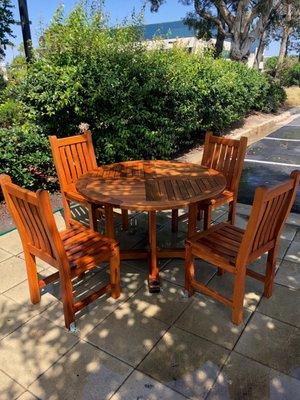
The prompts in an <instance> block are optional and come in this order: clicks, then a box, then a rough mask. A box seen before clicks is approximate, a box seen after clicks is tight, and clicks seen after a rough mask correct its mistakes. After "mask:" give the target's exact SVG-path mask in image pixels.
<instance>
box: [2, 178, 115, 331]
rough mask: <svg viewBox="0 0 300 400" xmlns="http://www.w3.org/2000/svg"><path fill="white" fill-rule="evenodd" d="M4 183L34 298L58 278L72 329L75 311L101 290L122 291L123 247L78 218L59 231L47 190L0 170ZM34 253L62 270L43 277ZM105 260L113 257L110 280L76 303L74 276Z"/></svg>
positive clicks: (4, 191)
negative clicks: (29, 187) (21, 183)
mask: <svg viewBox="0 0 300 400" xmlns="http://www.w3.org/2000/svg"><path fill="white" fill-rule="evenodd" d="M0 184H1V188H2V191H3V194H4V198H5V201H6V203H7V205H8V208H9V210H10V213H11V214H12V217H13V219H14V221H15V223H16V226H17V229H18V231H19V234H20V237H21V241H22V245H23V250H24V255H25V263H26V269H27V276H28V285H29V292H30V298H31V301H32V303H38V302H39V301H40V299H41V292H40V290H41V288H43V287H45V286H46V285H48V284H49V283H51V282H54V281H55V280H59V283H60V289H61V297H62V302H63V310H64V317H65V325H66V327H67V328H69V327H70V325H71V324H72V323H73V322H74V321H75V313H76V312H77V311H79V310H80V309H81V308H82V307H84V306H86V305H87V304H89V303H90V302H91V301H93V300H95V299H96V298H98V297H99V296H101V295H102V294H104V293H106V292H109V293H110V294H111V296H112V297H113V298H117V297H119V296H120V271H119V269H120V262H119V261H120V260H119V248H118V246H117V243H116V242H115V240H113V239H112V238H108V237H106V236H103V235H101V234H99V233H97V232H95V231H94V230H92V229H88V228H86V227H85V226H83V225H82V224H80V223H79V222H77V221H70V225H69V227H68V228H67V229H66V230H64V231H62V232H58V230H57V227H56V224H55V220H54V216H53V213H52V209H51V205H50V198H49V194H48V192H47V191H45V190H39V191H37V193H33V192H30V191H28V190H25V189H23V188H20V187H19V186H17V185H14V184H13V183H12V182H11V179H10V177H9V176H7V175H0ZM36 257H38V258H40V259H42V260H43V261H45V262H47V263H48V264H50V265H52V266H53V267H54V268H56V269H57V270H58V272H55V273H54V274H52V275H50V276H48V277H46V278H44V279H39V277H38V275H37V267H36V260H35V259H36ZM103 261H109V262H110V282H108V283H107V284H106V285H104V287H103V288H101V289H100V290H98V291H96V292H94V293H91V294H89V295H88V296H86V297H85V298H84V299H81V300H80V301H78V302H75V301H74V296H73V284H72V279H73V278H75V277H79V278H80V277H81V276H82V274H84V272H85V271H87V270H89V269H91V268H94V267H97V266H98V265H99V264H100V263H101V262H103Z"/></svg>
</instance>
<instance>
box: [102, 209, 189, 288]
mask: <svg viewBox="0 0 300 400" xmlns="http://www.w3.org/2000/svg"><path fill="white" fill-rule="evenodd" d="M107 214H108V213H107ZM196 221H197V205H196V204H191V205H190V206H189V212H188V237H190V236H192V235H193V234H195V233H196ZM109 236H110V237H112V230H111V229H110V230H109ZM148 241H149V250H144V249H131V250H121V252H120V256H121V260H148V263H149V276H148V285H149V292H150V293H159V291H160V283H159V269H158V259H160V258H182V259H184V258H185V249H184V248H166V249H159V248H157V229H156V211H149V212H148Z"/></svg>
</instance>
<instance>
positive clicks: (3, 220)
mask: <svg viewBox="0 0 300 400" xmlns="http://www.w3.org/2000/svg"><path fill="white" fill-rule="evenodd" d="M50 199H51V206H52V209H53V211H55V210H57V209H59V208H61V207H62V203H61V194H60V193H59V192H57V193H52V194H50ZM14 227H15V225H14V222H13V220H12V218H11V216H10V214H9V211H8V209H7V206H6V203H5V202H4V201H3V202H1V203H0V235H1V233H4V232H6V231H8V230H10V229H12V228H14Z"/></svg>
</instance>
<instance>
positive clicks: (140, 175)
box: [76, 161, 226, 292]
mask: <svg viewBox="0 0 300 400" xmlns="http://www.w3.org/2000/svg"><path fill="white" fill-rule="evenodd" d="M225 186H226V180H225V178H224V176H223V175H222V173H220V172H218V171H215V170H213V169H209V168H206V167H203V166H199V165H197V164H192V163H180V162H176V161H125V162H121V163H117V164H111V165H103V166H101V167H99V168H98V170H97V171H92V172H88V173H86V174H84V175H82V176H81V177H80V178H79V179H78V181H77V184H76V188H77V190H78V192H79V193H80V194H81V195H82V196H84V197H85V198H86V199H87V200H88V201H90V202H94V203H95V204H105V209H106V211H105V212H106V219H107V220H108V221H109V220H110V219H111V218H112V217H111V215H112V213H111V212H110V213H109V210H110V209H112V207H120V208H121V209H123V210H124V209H125V210H126V209H128V210H135V211H136V210H139V211H148V214H149V217H148V221H149V232H148V235H149V251H148V252H147V251H144V250H139V249H132V250H125V251H121V259H123V260H124V259H126V260H128V259H143V258H145V257H147V256H148V258H149V269H150V271H149V277H148V281H149V289H150V291H151V292H158V291H159V274H158V267H157V258H169V257H181V258H184V249H177V248H172V249H157V243H156V211H158V210H169V209H173V212H174V211H177V209H178V208H180V207H184V206H187V207H189V210H190V211H189V222H188V223H189V235H192V234H194V233H195V232H196V218H197V202H199V201H200V200H204V199H207V198H210V197H212V196H216V195H218V194H219V193H220V192H222V190H224V188H225ZM110 226H113V224H112V223H111V224H110ZM173 230H176V227H175V229H174V227H173ZM107 234H108V236H109V237H113V230H108V228H107Z"/></svg>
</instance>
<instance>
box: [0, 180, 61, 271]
mask: <svg viewBox="0 0 300 400" xmlns="http://www.w3.org/2000/svg"><path fill="white" fill-rule="evenodd" d="M0 184H1V189H2V192H3V195H4V199H5V201H6V204H7V206H8V208H9V211H10V213H11V215H12V217H13V219H14V221H15V224H16V226H17V229H18V231H19V234H20V237H21V240H22V244H23V248H24V251H29V252H30V253H31V254H33V255H35V256H37V257H39V258H41V259H42V260H44V261H46V262H48V263H49V264H51V265H53V266H55V267H58V263H59V261H58V260H59V259H60V257H61V255H65V252H64V248H63V244H62V241H61V238H60V235H59V232H58V230H57V227H56V224H55V220H54V217H53V214H52V210H51V205H50V198H49V194H48V192H47V191H46V190H38V191H37V193H33V192H31V191H29V190H26V189H23V188H21V187H19V186H17V185H15V184H13V183H12V182H11V178H10V177H9V176H8V175H0Z"/></svg>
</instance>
